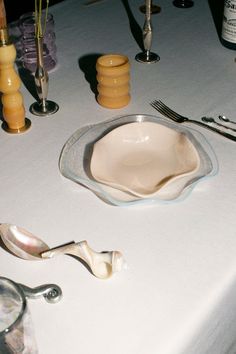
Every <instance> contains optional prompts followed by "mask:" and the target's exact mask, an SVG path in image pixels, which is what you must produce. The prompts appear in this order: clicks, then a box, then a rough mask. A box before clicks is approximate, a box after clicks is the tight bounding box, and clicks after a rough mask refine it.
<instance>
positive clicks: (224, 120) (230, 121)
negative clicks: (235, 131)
mask: <svg viewBox="0 0 236 354" xmlns="http://www.w3.org/2000/svg"><path fill="white" fill-rule="evenodd" d="M219 119H220V120H222V121H223V122H226V123H233V124H236V122H234V121H232V120H230V119H229V118H227V117H226V116H219Z"/></svg>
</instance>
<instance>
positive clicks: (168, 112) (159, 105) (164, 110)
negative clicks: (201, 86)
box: [150, 100, 236, 141]
mask: <svg viewBox="0 0 236 354" xmlns="http://www.w3.org/2000/svg"><path fill="white" fill-rule="evenodd" d="M150 105H151V106H152V107H153V108H155V109H156V110H157V111H158V112H159V113H161V114H163V115H164V116H166V117H167V118H170V119H172V120H173V121H175V122H177V123H184V122H188V123H194V124H197V125H200V126H201V127H204V128H207V129H208V130H211V131H213V132H215V133H218V134H220V135H222V136H224V137H225V138H228V139H230V140H233V141H236V136H234V135H231V134H229V133H226V132H224V131H222V130H220V129H217V128H215V127H213V126H210V125H208V124H205V123H203V122H200V121H197V120H193V119H189V118H187V117H184V116H182V115H180V114H178V113H177V112H175V111H173V110H172V109H170V108H169V107H167V106H166V105H165V104H164V103H163V102H162V101H160V100H154V101H152V102H151V103H150Z"/></svg>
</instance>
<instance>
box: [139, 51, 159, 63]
mask: <svg viewBox="0 0 236 354" xmlns="http://www.w3.org/2000/svg"><path fill="white" fill-rule="evenodd" d="M135 60H137V61H138V62H139V63H147V64H151V63H156V62H157V61H159V60H160V57H159V55H158V54H156V53H152V52H150V53H146V52H142V53H138V54H137V55H136V56H135Z"/></svg>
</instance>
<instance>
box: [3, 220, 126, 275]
mask: <svg viewBox="0 0 236 354" xmlns="http://www.w3.org/2000/svg"><path fill="white" fill-rule="evenodd" d="M0 237H1V239H2V241H3V243H4V244H5V246H6V247H7V249H8V250H9V251H10V252H12V253H13V254H15V255H16V256H18V257H20V258H23V259H26V260H42V259H46V258H52V257H54V256H55V255H62V254H67V255H72V256H76V257H78V258H79V259H81V260H82V261H83V262H84V263H85V264H86V265H87V267H88V268H89V269H90V270H91V272H92V273H93V274H94V275H95V276H96V277H97V278H101V279H106V278H109V277H110V276H111V275H112V274H113V273H115V272H118V271H120V270H121V269H122V268H123V267H124V265H125V262H124V259H123V256H122V254H121V253H120V252H118V251H106V252H96V251H94V250H92V248H91V247H89V245H88V243H87V241H81V242H77V243H75V242H74V241H72V242H70V243H67V244H66V245H62V246H58V247H56V248H52V249H50V248H49V247H48V245H47V244H46V243H44V242H43V241H42V240H41V239H39V238H38V237H36V236H34V235H33V234H31V233H30V232H28V231H26V230H24V229H22V228H20V227H17V226H16V225H12V224H0Z"/></svg>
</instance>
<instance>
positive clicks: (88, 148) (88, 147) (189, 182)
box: [59, 114, 218, 206]
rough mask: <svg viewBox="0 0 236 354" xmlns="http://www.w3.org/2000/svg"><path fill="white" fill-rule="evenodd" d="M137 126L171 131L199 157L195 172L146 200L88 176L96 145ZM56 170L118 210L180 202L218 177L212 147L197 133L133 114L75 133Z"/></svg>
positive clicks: (156, 118) (149, 116)
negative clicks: (118, 131)
mask: <svg viewBox="0 0 236 354" xmlns="http://www.w3.org/2000/svg"><path fill="white" fill-rule="evenodd" d="M137 122H138V123H143V122H152V123H156V124H158V125H161V126H164V127H167V128H169V129H172V130H174V131H175V132H177V133H179V134H181V135H182V136H184V137H185V138H187V139H188V141H189V142H190V144H191V145H192V147H193V148H194V150H195V151H196V152H197V154H198V164H197V168H195V169H193V171H192V172H190V173H184V174H183V175H182V176H181V175H180V176H178V178H177V179H176V178H173V181H168V183H166V184H165V183H164V184H163V186H162V187H161V188H159V190H158V192H156V193H152V194H150V195H147V196H139V195H136V194H133V193H132V192H130V191H129V190H125V189H123V188H119V186H118V187H117V186H116V185H114V184H113V185H112V184H109V183H108V184H107V183H103V182H101V181H100V182H99V181H98V180H96V179H95V178H94V176H93V175H92V173H91V158H92V156H93V151H94V146H95V144H96V143H97V142H98V141H100V140H101V139H103V138H104V137H105V136H106V135H108V134H109V133H110V132H111V131H113V130H115V129H116V128H118V127H121V126H123V125H125V124H129V123H137ZM59 168H60V172H61V174H62V175H63V176H64V177H66V178H68V179H70V180H72V181H74V182H77V183H79V184H82V185H83V186H85V187H87V188H89V189H90V190H92V191H93V192H94V193H95V194H96V195H97V196H98V197H100V198H101V199H102V200H104V201H105V202H107V203H109V204H112V205H117V206H127V205H133V204H135V205H137V204H150V203H168V202H173V201H175V200H179V199H183V198H185V197H186V196H187V195H189V193H190V192H191V191H192V189H193V187H194V186H195V185H196V183H197V182H199V181H200V180H202V179H203V178H206V177H210V176H214V175H215V174H216V173H217V171H218V162H217V159H216V156H215V154H214V152H213V150H212V148H211V146H210V145H209V143H208V142H207V141H206V139H205V138H204V136H203V135H202V134H201V133H199V132H198V131H196V130H194V129H192V128H185V127H183V126H182V125H181V126H180V125H178V124H176V123H174V122H169V121H166V120H164V119H163V118H160V117H157V116H152V115H146V114H132V115H127V116H121V117H118V118H113V119H109V120H107V121H104V122H100V123H97V124H92V125H88V126H85V127H82V128H81V129H78V130H77V131H76V132H75V133H74V134H73V135H72V136H71V137H70V138H69V139H68V141H67V142H66V143H65V145H64V147H63V149H62V151H61V155H60V159H59Z"/></svg>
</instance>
